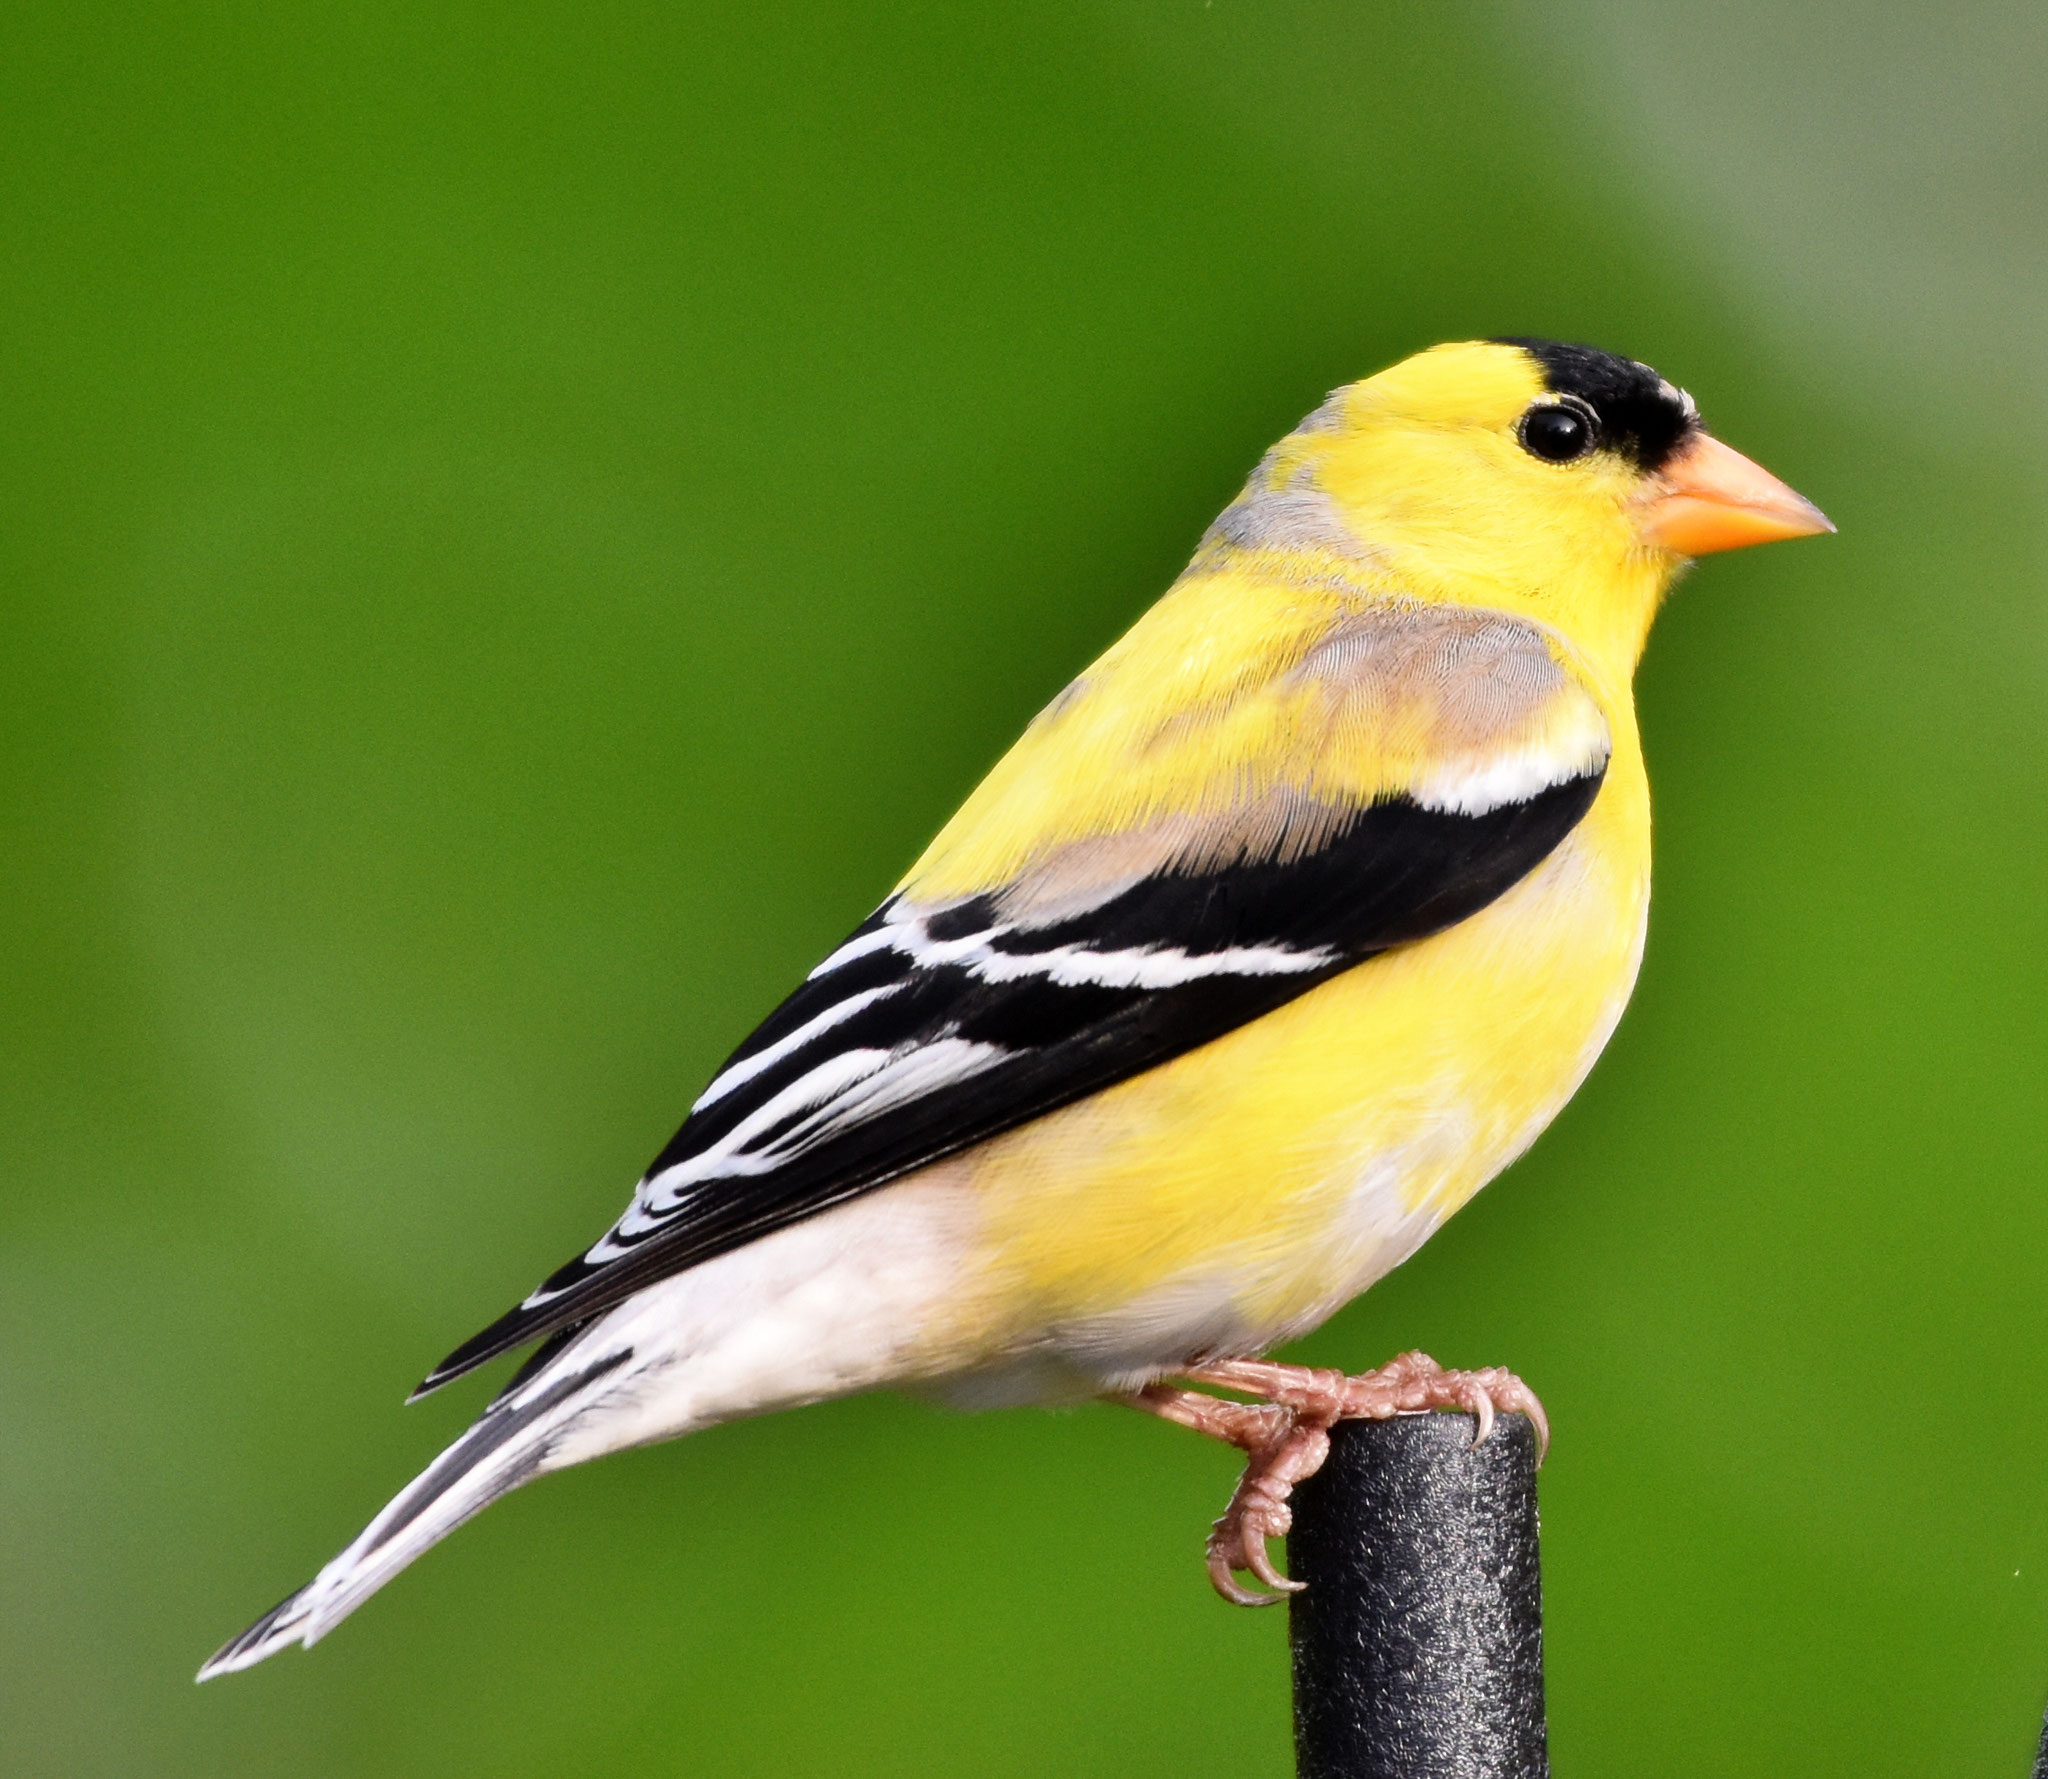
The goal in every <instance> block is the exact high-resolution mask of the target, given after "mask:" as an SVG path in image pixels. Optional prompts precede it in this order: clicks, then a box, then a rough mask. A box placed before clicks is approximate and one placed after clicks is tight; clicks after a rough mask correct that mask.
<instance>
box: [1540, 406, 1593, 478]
mask: <svg viewBox="0 0 2048 1779" xmlns="http://www.w3.org/2000/svg"><path fill="white" fill-rule="evenodd" d="M1599 442H1600V433H1599V428H1598V427H1596V426H1595V425H1594V424H1593V417H1592V415H1590V414H1588V413H1587V412H1586V411H1585V410H1584V409H1583V408H1580V407H1578V406H1577V405H1576V404H1574V405H1571V406H1567V405H1566V404H1565V403H1563V402H1538V403H1537V404H1536V406H1535V407H1533V408H1531V409H1530V410H1529V411H1528V413H1526V414H1524V415H1523V416H1522V449H1523V450H1525V451H1527V452H1528V453H1529V455H1530V456H1532V457H1540V458H1542V459H1543V461H1544V462H1545V463H1570V462H1571V461H1572V460H1573V459H1574V458H1578V457H1583V456H1585V455H1586V453H1587V452H1588V451H1590V450H1592V449H1593V447H1594V446H1595V445H1597V444H1598V443H1599Z"/></svg>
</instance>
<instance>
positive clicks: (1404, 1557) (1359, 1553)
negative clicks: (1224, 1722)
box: [1287, 1414, 1550, 1779]
mask: <svg viewBox="0 0 2048 1779" xmlns="http://www.w3.org/2000/svg"><path fill="white" fill-rule="evenodd" d="M1475 1427H1476V1423H1475V1421H1474V1420H1473V1418H1472V1417H1471V1416H1469V1415H1452V1414H1425V1415H1398V1416H1396V1417H1395V1418H1394V1419H1392V1420H1390V1421H1345V1422H1341V1423H1340V1424H1339V1425H1338V1426H1336V1427H1335V1428H1333V1429H1332V1431H1331V1436H1330V1456H1329V1461H1328V1462H1327V1463H1325V1464H1324V1466H1323V1468H1322V1469H1321V1470H1319V1471H1318V1472H1317V1473H1316V1474H1315V1475H1314V1476H1312V1477H1310V1478H1309V1479H1308V1481H1306V1482H1304V1483H1302V1484H1301V1485H1300V1487H1299V1488H1297V1489H1296V1490H1295V1494H1294V1530H1293V1531H1292V1532H1291V1533H1290V1534H1289V1535H1288V1539H1287V1567H1288V1570H1289V1572H1290V1573H1291V1574H1292V1575H1294V1576H1295V1577H1296V1578H1297V1579H1298V1580H1301V1581H1305V1582H1306V1583H1307V1584H1308V1587H1307V1589H1306V1591H1305V1592H1302V1593H1299V1594H1296V1595H1295V1596H1294V1597H1293V1603H1292V1605H1291V1606H1290V1607H1289V1613H1290V1619H1289V1625H1288V1631H1289V1637H1290V1640H1291V1641H1292V1643H1293V1646H1294V1747H1295V1760H1296V1763H1297V1769H1298V1771H1299V1772H1300V1774H1301V1779H1549V1773H1550V1755H1549V1749H1548V1743H1547V1739H1546V1734H1545V1728H1544V1716H1543V1594H1542V1583H1541V1578H1540V1575H1539V1571H1538V1564H1537V1548H1536V1435H1535V1430H1534V1429H1533V1428H1532V1427H1531V1426H1530V1425H1529V1423H1528V1421H1527V1420H1525V1419H1524V1418H1523V1417H1522V1416H1520V1415H1503V1416H1501V1418H1500V1420H1499V1421H1498V1422H1497V1423H1496V1424H1495V1426H1494V1431H1493V1436H1492V1438H1490V1439H1489V1440H1488V1441H1487V1442H1486V1444H1484V1445H1483V1446H1480V1447H1478V1448H1477V1449H1474V1447H1473V1445H1472V1435H1473V1432H1474V1430H1475Z"/></svg>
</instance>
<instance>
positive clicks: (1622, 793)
mask: <svg viewBox="0 0 2048 1779" xmlns="http://www.w3.org/2000/svg"><path fill="white" fill-rule="evenodd" d="M1612 721H1613V729H1614V736H1615V744H1616V745H1615V752H1614V756H1613V759H1612V762H1611V764H1610V767H1609V770H1608V774H1607V778H1606V781H1605V783H1604V785H1603V787H1602V790H1601V793H1600V795H1599V797H1598V799H1597V800H1596V801H1595V803H1594V805H1593V808H1592V809H1591V811H1590V812H1589V813H1588V815H1587V817H1586V819H1585V820H1584V821H1583V822H1582V823H1581V824H1580V826H1579V827H1578V828H1577V829H1576V830H1574V832H1573V833H1572V835H1571V836H1570V837H1569V838H1568V839H1567V840H1566V842H1565V843H1564V844H1563V845H1562V846H1560V847H1559V848H1558V850H1557V851H1556V852H1555V853H1553V854H1552V855H1551V856H1550V858H1549V859H1547V860H1546V861H1545V862H1544V863H1543V864H1542V865H1541V866H1539V867H1538V868H1537V869H1536V870H1535V871H1534V872H1532V873H1531V874H1530V875H1529V876H1528V877H1527V878H1525V879H1524V880H1523V881H1522V882H1521V883H1520V884H1518V885H1517V886H1516V887H1515V888H1513V889H1512V890H1510V891H1509V892H1508V893H1507V894H1506V895H1504V896H1502V897H1501V898H1500V899H1499V900H1498V901H1496V902H1494V903H1493V904H1492V905H1491V906H1490V907H1488V908H1486V909H1485V910H1483V911H1482V912H1481V913H1480V914H1478V915H1476V916H1474V917H1472V918H1471V919H1469V920H1466V921H1464V922H1461V923H1460V924H1459V925H1457V926H1455V927H1453V928H1451V929H1449V930H1447V931H1445V932H1443V933H1440V934H1438V935H1436V936H1435V937H1433V938H1430V939H1427V940H1423V941H1421V942H1419V943H1415V944H1411V945H1406V946H1402V947H1399V948H1397V949H1395V950H1393V951H1390V952H1386V953H1383V954H1382V955H1380V956H1378V957H1376V958H1374V959H1372V960H1370V961H1368V962H1366V963H1364V964H1362V965H1360V966H1359V967H1357V968H1356V969H1353V970H1351V971H1348V972H1347V973H1345V974H1344V975H1342V976H1339V977H1337V978H1335V979H1333V980H1332V981H1330V982H1328V983H1325V984H1323V985H1322V986H1320V987H1318V988H1316V989H1314V990H1312V991H1310V992H1309V993H1307V994H1305V995H1303V996H1301V998H1300V999H1298V1000H1296V1001H1293V1002H1291V1003H1290V1004H1288V1005H1287V1006H1285V1007H1283V1008H1281V1009H1280V1010H1279V1011H1278V1012H1275V1013H1273V1014H1270V1015H1268V1016H1267V1017H1265V1018H1263V1019H1260V1020H1257V1021H1255V1022H1253V1023H1252V1024H1250V1025H1247V1026H1245V1027H1243V1028H1241V1029H1239V1030H1237V1031H1235V1032H1232V1033H1230V1034H1229V1035H1228V1036H1226V1037H1223V1038H1221V1039H1218V1040H1217V1041H1216V1042H1214V1043H1211V1044H1208V1045H1206V1046H1204V1047H1203V1048H1201V1049H1199V1050H1196V1051H1193V1052H1191V1053H1189V1054H1188V1055H1186V1056H1183V1057H1181V1058H1179V1059H1177V1060H1175V1061H1174V1062H1171V1063H1169V1064H1167V1065H1165V1066H1164V1067H1161V1068H1158V1069H1155V1070H1153V1071H1151V1072H1150V1073H1148V1074H1145V1075H1141V1076H1139V1077H1137V1078H1135V1079H1133V1080H1130V1081H1127V1082H1125V1083H1123V1084H1122V1085H1120V1086H1118V1087H1116V1088H1113V1089H1111V1090H1110V1091H1108V1092H1105V1093H1101V1094H1098V1095H1096V1096H1094V1097H1093V1098H1091V1099H1089V1100H1087V1101H1084V1102H1082V1103H1080V1104H1077V1105H1074V1106H1071V1107H1068V1108H1066V1109H1065V1110H1063V1111H1060V1112H1057V1113H1054V1114H1052V1115H1051V1116H1048V1117H1045V1118H1042V1119H1040V1120H1038V1121H1037V1122H1036V1123H1034V1124H1031V1125H1028V1126H1026V1127H1024V1128H1022V1129H1020V1130H1017V1131H1014V1132H1012V1133H1010V1134H1008V1135H1006V1136H1003V1137H1000V1138H998V1139H996V1140H994V1141H992V1142H990V1143H987V1144H985V1145H983V1146H982V1147H981V1148H980V1149H978V1150H976V1151H974V1152H972V1153H971V1154H970V1155H967V1156H964V1157H960V1158H956V1159H955V1160H954V1161H951V1162H948V1163H945V1164H942V1165H943V1172H944V1175H945V1178H946V1180H947V1182H948V1183H949V1184H951V1185H955V1186H957V1187H958V1188H959V1189H961V1190H964V1191H965V1192H966V1193H968V1194H969V1195H971V1198H972V1201H973V1203H974V1205H975V1207H976V1211H977V1216H976V1219H975V1220H976V1222H977V1224H978V1235H977V1239H976V1240H975V1241H974V1243H973V1247H972V1254H971V1258H968V1257H963V1258H964V1259H967V1266H968V1270H969V1271H970V1272H971V1273H972V1274H973V1275H974V1280H975V1284H976V1286H977V1288H975V1289H972V1290H968V1291H963V1292H962V1294H961V1297H960V1299H959V1303H960V1306H961V1311H962V1315H961V1319H960V1320H959V1321H958V1322H957V1323H955V1324H954V1326H953V1327H952V1328H951V1329H949V1330H948V1331H946V1332H945V1335H944V1337H943V1339H944V1344H946V1345H947V1346H948V1347H949V1348H950V1349H951V1352H950V1355H949V1358H948V1361H947V1362H948V1364H949V1365H950V1364H957V1363H959V1362H960V1359H961V1358H962V1356H963V1353H964V1351H965V1350H967V1349H972V1350H977V1351H979V1352H980V1353H981V1354H983V1355H984V1356H985V1362H990V1363H993V1362H995V1361H996V1360H997V1359H998V1358H999V1357H1000V1355H1002V1354H1004V1353H1005V1352H1022V1351H1024V1350H1026V1349H1037V1350H1039V1351H1041V1352H1042V1351H1044V1350H1045V1349H1046V1347H1047V1346H1048V1345H1049V1346H1050V1347H1051V1348H1052V1349H1053V1350H1055V1351H1056V1352H1058V1353H1060V1354H1061V1355H1063V1357H1064V1358H1065V1360H1066V1361H1068V1362H1069V1364H1070V1366H1071V1368H1072V1369H1073V1370H1074V1371H1075V1372H1076V1373H1077V1374H1079V1375H1080V1376H1082V1377H1085V1378H1087V1379H1089V1380H1092V1381H1093V1382H1094V1384H1095V1385H1096V1387H1101V1386H1102V1385H1103V1384H1111V1385H1115V1384H1120V1383H1123V1382H1127V1381H1128V1380H1129V1379H1130V1378H1132V1377H1134V1376H1137V1375H1139V1374H1142V1373H1144V1372H1146V1371H1147V1370H1148V1369H1150V1370H1153V1371H1156V1370H1157V1369H1159V1368H1160V1367H1162V1366H1169V1365H1171V1364H1173V1363H1175V1362H1176V1361H1183V1362H1184V1361H1185V1360H1187V1359H1189V1358H1192V1357H1194V1356H1196V1353H1197V1352H1199V1351H1201V1350H1204V1349H1208V1350H1232V1351H1256V1350H1260V1349H1263V1348H1265V1347H1268V1346H1271V1345H1273V1344H1277V1342H1279V1341H1280V1340H1283V1339H1286V1338H1288V1337H1289V1336H1291V1335H1293V1334H1296V1333H1299V1332H1302V1331H1304V1330H1305V1329H1307V1328H1309V1327H1312V1326H1314V1325H1315V1324H1316V1323H1318V1322H1320V1321H1321V1320H1322V1319H1323V1318H1324V1317H1326V1316H1327V1315H1329V1314H1330V1313H1332V1312H1333V1311H1334V1310H1335V1309H1337V1308H1338V1307H1340V1306H1341V1305H1342V1304H1343V1303H1345V1302H1346V1301H1348V1300H1349V1299H1350V1298H1351V1297H1353V1296H1355V1295H1356V1294H1357V1293H1358V1292H1360V1291H1362V1290H1363V1289H1365V1288H1366V1287H1367V1286H1368V1285H1370V1284H1371V1283H1372V1282H1373V1281H1374V1280H1375V1279H1377V1278H1379V1277H1380V1276H1382V1275H1383V1274H1384V1273H1386V1272H1387V1271H1388V1270H1390V1269H1391V1268H1392V1267H1394V1266H1396V1265H1398V1264H1399V1263H1400V1262H1401V1261H1402V1260H1403V1259H1405V1258H1406V1257H1407V1256H1408V1255H1409V1254H1410V1253H1412V1252H1413V1251H1414V1250H1415V1248H1416V1247H1417V1246H1418V1245H1419V1244H1420V1243H1421V1242H1422V1241H1423V1240H1424V1239H1425V1238H1426V1237H1427V1236H1428V1235H1429V1234H1430V1232H1431V1231H1432V1230H1434V1229H1435V1228H1436V1227H1437V1226H1438V1225H1439V1224H1440V1223H1441V1222H1442V1221H1443V1219H1444V1218H1446V1217H1448V1216H1449V1215H1450V1214H1451V1213H1452V1212H1453V1211H1455V1210H1457V1209H1458V1208H1459V1207H1460V1206H1461V1205H1462V1204H1464V1203H1465V1201H1466V1200H1467V1199H1469V1198H1470V1197H1471V1196H1472V1194H1473V1193H1475V1192H1476V1191H1477V1190H1478V1189H1479V1188H1480V1187H1481V1186H1483V1185H1484V1184H1486V1182H1487V1181H1488V1180H1490V1179H1491V1178H1492V1177H1493V1176H1494V1175H1495V1174H1497V1173H1498V1172H1499V1171H1500V1170H1501V1169H1502V1168H1504V1167H1506V1166H1507V1165H1508V1164H1509V1163H1510V1162H1511V1161H1513V1160H1514V1159H1515V1158H1516V1157H1517V1156H1518V1155H1520V1154H1521V1153H1522V1151H1523V1150H1524V1149H1526V1148H1527V1147H1528V1145H1529V1144H1530V1143H1531V1142H1532V1141H1533V1140H1534V1139H1535V1137H1536V1135H1537V1134H1538V1133H1539V1132H1540V1131H1541V1130H1542V1129H1543V1127H1544V1126H1545V1125H1546V1124H1547V1123H1548V1122H1549V1121H1550V1119H1551V1118H1552V1117H1553V1116H1555V1114H1556V1113H1557V1111H1558V1110H1559V1109H1560V1108H1561V1107H1562V1105H1563V1104H1564V1102H1565V1100H1566V1099H1568V1098H1569V1097H1570V1095H1571V1093H1572V1092H1573V1090H1574V1089H1575V1088H1576V1087H1577V1086H1578V1084H1579V1082H1580V1081H1581V1080H1582V1079H1583V1078H1584V1076H1585V1074H1586V1071H1587V1070H1588V1069H1589V1068H1591V1066H1592V1064H1593V1062H1594V1060H1595V1059H1596V1058H1597V1056H1598V1055H1599V1053H1600V1050H1601V1048H1602V1046H1603V1045H1604V1044H1605V1043H1606V1041H1607V1038H1608V1037H1609V1035H1610V1034H1611V1033H1612V1031H1613V1029H1614V1026H1615V1024H1616V1022H1617V1021H1618V1019H1619V1018H1620V1016H1621V1012H1622V1009H1623V1007H1624V1005H1625V1004H1626V1002H1627V999H1628V994H1629V991H1630V989H1631V987H1632V986H1633V984H1634V980H1635V975H1636V970H1637V966H1638V964H1639V962H1640V959H1641V955H1642V942H1643V933H1644V925H1645V920H1646V916H1647V912H1648V905H1649V795H1648V787H1647V784H1646V781H1645V778H1644V774H1643V766H1642V758H1641V753H1640V749H1639V745H1638V742H1637V738H1636V731H1635V727H1634V722H1633V715H1632V712H1630V711H1629V710H1628V708H1627V707H1626V705H1625V704H1624V705H1623V706H1622V707H1621V708H1620V709H1618V710H1616V711H1614V712H1613V713H1612ZM931 1171H932V1172H938V1171H939V1170H931ZM934 1332H935V1335H936V1334H937V1333H938V1332H939V1331H936V1330H935V1331H934Z"/></svg>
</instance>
